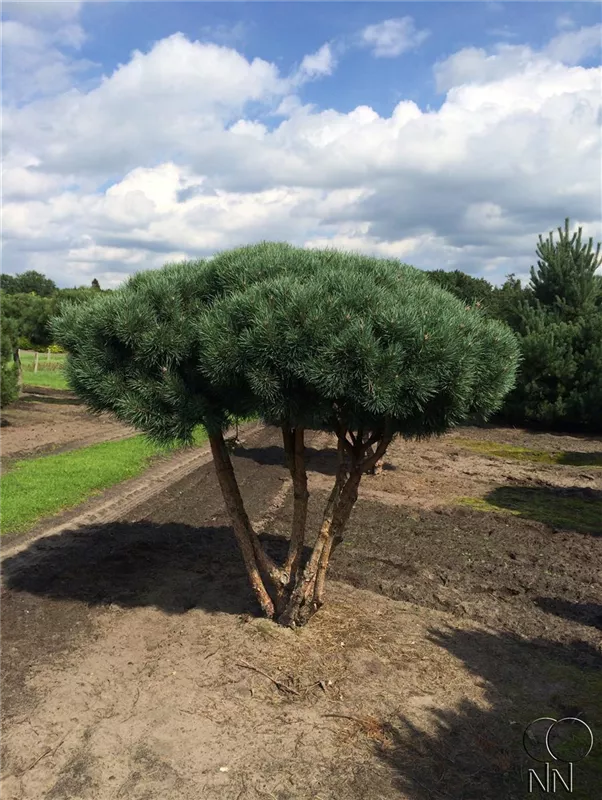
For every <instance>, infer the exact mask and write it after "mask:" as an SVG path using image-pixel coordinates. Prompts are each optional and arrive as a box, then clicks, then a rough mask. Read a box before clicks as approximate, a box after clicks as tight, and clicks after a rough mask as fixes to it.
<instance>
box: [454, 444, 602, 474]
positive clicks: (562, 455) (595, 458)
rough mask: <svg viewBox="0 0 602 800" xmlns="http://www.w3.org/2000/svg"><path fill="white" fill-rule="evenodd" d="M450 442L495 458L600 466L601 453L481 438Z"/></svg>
mask: <svg viewBox="0 0 602 800" xmlns="http://www.w3.org/2000/svg"><path fill="white" fill-rule="evenodd" d="M450 443H451V444H453V445H455V446H457V447H461V448H463V449H465V450H470V451H471V452H473V453H478V454H479V455H484V456H493V457H495V458H511V459H515V460H516V461H534V462H537V463H539V464H552V465H557V464H560V465H566V466H574V467H594V468H595V467H597V468H602V453H578V452H571V451H566V450H560V451H557V452H550V451H548V450H531V449H529V448H528V447H516V446H515V445H512V444H502V443H501V442H489V441H486V440H482V439H450Z"/></svg>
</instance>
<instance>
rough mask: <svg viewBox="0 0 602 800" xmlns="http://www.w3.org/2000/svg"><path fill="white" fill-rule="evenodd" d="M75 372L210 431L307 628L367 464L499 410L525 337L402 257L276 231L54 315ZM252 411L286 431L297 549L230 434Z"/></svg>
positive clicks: (268, 576) (104, 399)
mask: <svg viewBox="0 0 602 800" xmlns="http://www.w3.org/2000/svg"><path fill="white" fill-rule="evenodd" d="M53 330H54V334H55V338H56V341H57V342H59V343H60V344H61V345H63V347H65V348H66V349H67V350H68V352H69V356H68V360H67V367H66V371H67V377H68V380H69V382H70V384H71V386H72V387H73V389H74V390H75V391H76V392H77V393H78V394H79V395H80V396H81V397H82V398H83V399H84V400H85V402H86V403H87V404H88V405H89V406H90V407H91V408H92V409H94V410H97V411H110V412H112V413H113V414H115V415H116V416H117V417H118V418H119V419H121V420H123V421H124V422H126V423H128V424H130V425H134V426H135V427H137V428H139V429H140V430H142V431H144V432H145V433H147V434H148V435H149V436H150V437H152V438H153V439H155V440H157V441H162V442H166V441H173V440H174V439H180V440H183V441H190V437H191V435H192V431H193V429H194V428H195V426H197V425H199V424H203V425H205V427H206V428H207V431H208V434H209V440H210V443H211V449H212V453H213V458H214V463H215V467H216V471H217V475H218V478H219V483H220V487H221V490H222V493H223V495H224V500H225V503H226V507H227V510H228V513H229V516H230V519H231V522H232V526H233V528H234V532H235V535H236V538H237V540H238V542H239V545H240V547H241V551H242V554H243V558H244V561H245V565H246V568H247V571H248V574H249V578H250V581H251V585H252V587H253V590H254V592H255V596H256V598H257V600H258V601H259V603H260V605H261V607H262V609H263V611H264V613H265V614H266V615H267V616H269V617H272V618H274V619H276V620H277V621H278V622H280V623H282V624H287V625H299V624H302V623H304V622H305V621H306V620H307V619H308V618H309V617H310V616H311V615H312V614H313V613H314V612H315V611H316V610H317V609H318V608H319V607H320V606H321V605H322V603H323V599H324V581H325V576H326V570H327V567H328V562H329V558H330V556H331V553H332V551H333V549H334V548H335V547H336V546H337V545H338V544H339V543H340V541H341V540H342V538H343V534H344V530H345V526H346V524H347V521H348V519H349V516H350V514H351V511H352V509H353V505H354V503H355V501H356V499H357V494H358V487H359V483H360V480H361V476H362V474H364V473H365V472H366V471H367V470H369V469H370V468H371V467H372V466H373V465H374V464H375V463H376V461H377V460H378V459H380V458H381V457H382V456H383V454H384V453H385V451H386V448H387V446H388V445H389V443H390V442H391V440H392V439H393V438H394V437H395V436H397V435H401V436H403V437H407V438H411V437H417V438H422V437H427V436H430V435H434V434H440V433H443V432H444V431H446V430H448V429H449V428H450V427H452V426H453V425H456V424H457V423H459V422H461V421H462V420H463V419H466V417H468V416H473V415H475V414H476V415H480V416H482V417H483V418H486V417H487V416H488V415H490V414H491V413H493V412H494V411H496V410H497V409H498V408H499V406H500V404H501V402H502V400H503V398H504V395H505V394H506V393H507V392H508V390H509V389H510V388H511V387H512V385H513V382H514V377H515V372H516V367H517V361H518V348H517V344H516V341H515V338H514V336H513V334H512V333H511V332H510V330H509V329H508V328H507V327H506V326H505V325H503V324H502V323H500V322H497V321H494V320H488V319H486V318H485V317H484V316H483V314H481V312H480V311H479V310H478V309H476V308H471V307H469V306H466V305H465V304H464V303H463V302H462V301H460V300H458V299H456V298H455V297H453V296H452V295H451V294H449V293H448V292H446V291H444V290H442V289H440V288H439V287H438V286H435V285H433V284H432V283H431V282H430V281H429V280H428V278H427V277H426V276H425V275H424V273H422V272H421V271H419V270H416V269H414V268H412V267H409V266H405V265H402V264H400V263H399V262H396V261H383V260H379V259H374V258H369V257H364V256H360V255H351V254H348V253H341V252H337V251H333V250H322V251H317V250H302V249H297V248H293V247H291V246H289V245H285V244H274V243H263V244H260V245H254V246H250V247H245V248H239V249H237V250H233V251H228V252H225V253H221V254H220V255H218V256H216V257H215V258H214V259H212V260H211V261H209V262H202V261H198V262H190V263H184V264H178V265H168V266H166V267H164V268H163V269H161V270H156V271H151V272H145V273H139V274H138V275H135V276H134V277H132V278H131V279H130V280H129V281H128V282H127V283H126V285H125V286H124V288H123V289H121V290H119V291H117V292H114V293H113V294H112V295H110V296H108V297H100V298H98V299H97V300H94V301H92V302H91V303H90V304H88V305H86V306H80V307H74V308H69V309H65V311H64V312H63V313H62V315H61V317H59V318H57V320H56V321H55V322H54V324H53ZM251 414H257V415H259V416H260V418H261V419H263V420H264V422H266V423H268V424H270V425H275V426H278V427H279V428H280V429H281V431H282V438H283V445H284V451H285V456H286V461H287V466H288V468H289V470H290V472H291V476H292V480H293V487H294V512H293V523H292V531H291V538H290V543H289V549H288V555H287V557H286V560H285V562H284V563H283V564H277V563H275V562H274V560H273V559H272V558H271V557H270V556H269V555H268V554H267V553H266V552H265V550H264V548H263V546H262V543H261V541H260V539H259V537H258V535H257V534H256V533H255V531H254V530H253V528H252V525H251V523H250V521H249V518H248V516H247V514H246V512H245V509H244V505H243V501H242V498H241V495H240V492H239V488H238V484H237V482H236V477H235V474H234V470H233V467H232V463H231V460H230V455H229V450H228V448H227V447H226V444H225V441H224V436H223V433H224V431H225V430H226V428H227V427H228V425H229V423H230V421H231V420H232V418H233V417H234V416H238V417H242V416H248V415H251ZM306 430H323V431H329V432H332V433H334V434H335V435H336V437H337V441H338V455H339V467H338V472H337V476H336V479H335V482H334V487H333V490H332V492H331V494H330V497H329V499H328V502H327V505H326V508H325V511H324V516H323V521H322V525H321V527H320V530H319V531H318V532H317V537H316V540H315V544H314V546H313V549H312V551H311V555H310V556H309V557H308V558H307V559H306V560H305V561H304V560H303V557H302V553H303V548H304V544H305V539H306V530H305V528H306V517H307V501H308V497H309V495H308V489H307V474H306V464H305V445H304V433H305V431H306Z"/></svg>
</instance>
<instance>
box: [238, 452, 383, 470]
mask: <svg viewBox="0 0 602 800" xmlns="http://www.w3.org/2000/svg"><path fill="white" fill-rule="evenodd" d="M234 455H236V456H239V457H240V458H249V459H251V460H252V461H254V462H255V463H256V464H261V465H271V466H275V465H277V466H283V465H285V464H286V461H285V457H284V448H282V447H278V446H276V445H271V446H269V447H237V448H236V449H235V450H234ZM305 458H306V466H307V470H308V471H311V472H319V473H321V474H322V475H332V476H333V477H334V476H335V475H336V474H337V468H338V456H337V451H336V449H335V448H334V447H325V448H323V449H322V450H317V449H316V448H315V447H306V448H305ZM395 469H396V467H395V465H394V464H391V463H389V462H387V461H385V462H384V464H383V470H386V471H393V470H395Z"/></svg>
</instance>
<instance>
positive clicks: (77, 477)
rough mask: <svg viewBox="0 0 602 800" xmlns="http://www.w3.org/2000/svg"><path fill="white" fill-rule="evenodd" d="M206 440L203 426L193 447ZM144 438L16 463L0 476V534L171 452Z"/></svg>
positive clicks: (69, 504) (15, 530)
mask: <svg viewBox="0 0 602 800" xmlns="http://www.w3.org/2000/svg"><path fill="white" fill-rule="evenodd" d="M205 440H206V433H205V431H204V430H203V429H202V428H200V427H199V428H197V430H196V432H195V442H194V443H195V445H200V444H202V443H203V442H204V441H205ZM175 450H176V447H174V446H169V447H160V446H158V445H156V444H153V443H152V442H150V441H149V440H148V439H147V438H146V437H145V436H133V437H131V438H129V439H122V440H121V441H117V442H102V443H100V444H95V445H91V446H90V447H83V448H81V449H80V450H72V451H70V452H67V453H59V454H57V455H49V456H41V457H39V458H31V459H27V460H23V461H17V462H16V463H14V464H13V465H11V467H10V468H9V469H8V470H7V471H6V472H5V473H4V474H3V475H2V478H1V479H0V488H1V492H2V493H1V497H0V508H1V512H2V533H3V534H7V533H20V532H23V531H25V530H28V529H29V528H31V527H32V526H33V525H34V524H35V523H36V522H38V521H39V520H40V519H43V518H44V517H47V516H50V515H52V514H56V513H57V512H59V511H64V510H66V509H69V508H73V507H74V506H77V505H78V504H79V503H82V502H83V501H84V500H87V499H88V498H89V497H92V496H94V495H97V494H100V493H101V492H102V491H103V490H105V489H108V488H109V487H110V486H113V485H114V484H116V483H119V482H121V481H123V480H126V479H127V478H134V477H136V476H137V475H139V474H140V473H142V472H143V471H144V470H145V469H146V468H147V467H148V466H149V464H150V462H151V460H152V459H154V458H156V457H158V456H162V455H168V454H169V453H173V452H175Z"/></svg>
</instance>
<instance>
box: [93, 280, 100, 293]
mask: <svg viewBox="0 0 602 800" xmlns="http://www.w3.org/2000/svg"><path fill="white" fill-rule="evenodd" d="M92 288H93V289H94V290H95V291H97V292H100V283H99V282H98V278H94V279H93V280H92Z"/></svg>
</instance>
